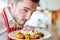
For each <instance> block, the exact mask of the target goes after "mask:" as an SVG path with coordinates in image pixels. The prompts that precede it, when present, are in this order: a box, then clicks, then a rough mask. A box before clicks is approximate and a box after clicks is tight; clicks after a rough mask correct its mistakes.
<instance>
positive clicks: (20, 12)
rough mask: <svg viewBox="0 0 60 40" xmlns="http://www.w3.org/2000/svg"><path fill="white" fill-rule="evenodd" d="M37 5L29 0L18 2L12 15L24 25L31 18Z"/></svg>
mask: <svg viewBox="0 0 60 40" xmlns="http://www.w3.org/2000/svg"><path fill="white" fill-rule="evenodd" d="M36 7H37V4H36V3H34V2H32V1H29V0H27V1H22V2H18V3H17V5H16V6H15V8H14V11H13V13H12V15H13V17H14V19H15V20H16V21H17V22H18V23H19V24H22V25H23V24H24V23H25V22H26V21H27V20H29V19H30V16H31V14H32V12H33V11H34V10H35V9H36Z"/></svg>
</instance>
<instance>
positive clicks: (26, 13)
mask: <svg viewBox="0 0 60 40" xmlns="http://www.w3.org/2000/svg"><path fill="white" fill-rule="evenodd" d="M38 2H39V0H14V1H13V9H12V11H9V12H8V10H9V9H7V7H5V8H4V9H3V11H2V13H4V14H5V13H6V15H5V16H3V17H2V15H4V14H2V13H1V14H0V19H1V20H2V21H1V20H0V24H1V23H2V25H3V26H2V25H0V26H1V28H0V29H1V31H0V32H1V33H3V34H1V33H0V34H1V36H0V38H2V39H0V40H7V36H6V35H7V33H6V32H5V29H6V28H5V26H4V25H5V24H6V26H7V27H10V26H11V25H12V24H13V25H14V26H19V27H21V26H22V25H24V24H25V22H26V21H27V20H29V19H30V17H31V15H32V12H33V11H34V10H35V9H36V7H37V3H38ZM4 19H5V20H4ZM4 22H5V24H4ZM11 22H12V23H11ZM2 28H3V29H2ZM2 30H3V32H2ZM4 36H5V37H4ZM3 37H4V38H3Z"/></svg>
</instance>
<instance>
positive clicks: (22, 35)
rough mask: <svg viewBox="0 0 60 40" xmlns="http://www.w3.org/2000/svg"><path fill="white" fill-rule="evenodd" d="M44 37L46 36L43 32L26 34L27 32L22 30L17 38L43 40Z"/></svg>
mask: <svg viewBox="0 0 60 40" xmlns="http://www.w3.org/2000/svg"><path fill="white" fill-rule="evenodd" d="M43 37H44V34H43V33H42V32H37V31H30V32H26V31H25V30H23V31H22V30H21V31H20V32H19V33H18V34H16V38H18V39H25V40H36V39H41V38H43Z"/></svg>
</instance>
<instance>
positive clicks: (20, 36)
mask: <svg viewBox="0 0 60 40" xmlns="http://www.w3.org/2000/svg"><path fill="white" fill-rule="evenodd" d="M16 38H18V39H24V38H25V35H24V34H23V33H18V34H16Z"/></svg>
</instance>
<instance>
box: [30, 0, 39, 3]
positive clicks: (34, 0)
mask: <svg viewBox="0 0 60 40" xmlns="http://www.w3.org/2000/svg"><path fill="white" fill-rule="evenodd" d="M31 1H32V2H34V3H38V2H39V1H40V0H31Z"/></svg>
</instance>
